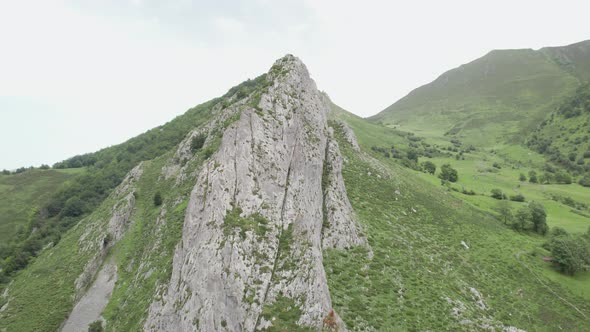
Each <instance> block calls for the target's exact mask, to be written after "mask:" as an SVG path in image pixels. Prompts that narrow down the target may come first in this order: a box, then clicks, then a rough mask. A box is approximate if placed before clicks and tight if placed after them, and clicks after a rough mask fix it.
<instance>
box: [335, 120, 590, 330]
mask: <svg viewBox="0 0 590 332" xmlns="http://www.w3.org/2000/svg"><path fill="white" fill-rule="evenodd" d="M350 124H351V126H352V127H353V128H354V129H355V130H356V132H357V133H358V137H359V141H360V143H361V145H364V144H366V142H368V141H369V140H370V139H369V137H370V136H371V134H370V132H369V131H365V129H364V128H362V127H358V126H356V125H355V124H354V123H350ZM375 129H376V128H375ZM383 139H385V140H387V136H383ZM340 145H341V147H344V154H345V157H346V159H347V160H348V162H347V163H346V166H345V169H344V173H343V175H344V178H345V182H346V187H347V191H348V193H349V197H350V199H351V203H352V204H353V207H354V209H355V211H356V213H357V214H358V217H359V219H360V221H361V223H362V224H363V226H364V227H365V230H366V232H367V234H368V237H369V243H370V245H371V247H372V251H373V252H372V255H373V258H372V259H368V256H369V253H367V252H366V251H363V250H356V249H352V250H349V251H347V252H336V251H330V252H328V253H327V254H325V260H324V264H325V266H326V272H327V276H328V280H329V286H330V289H331V292H332V297H333V302H334V307H335V309H336V311H337V312H338V313H339V314H340V315H342V317H343V319H344V320H345V321H346V323H347V325H348V327H349V328H350V329H352V330H362V329H363V328H366V327H367V326H372V327H374V328H375V329H376V330H480V329H483V326H486V325H487V326H495V327H496V328H502V327H503V326H515V327H518V328H521V329H525V330H538V331H544V330H557V329H560V328H564V329H567V330H583V329H584V328H585V327H587V326H588V324H589V323H590V321H589V320H588V317H589V315H590V306H589V305H588V303H590V302H589V300H590V289H589V288H588V286H587V282H588V281H589V280H590V279H589V278H590V276H587V275H581V276H578V278H579V280H574V281H570V279H569V278H568V279H567V280H564V278H562V276H561V275H559V274H555V273H554V272H553V271H552V269H551V268H550V267H549V266H548V264H547V263H545V262H543V261H542V259H541V258H542V257H543V256H544V255H547V253H546V252H545V250H544V249H542V248H541V244H542V243H543V242H544V241H545V240H544V239H543V238H541V237H538V236H535V235H527V234H522V233H517V232H514V231H512V230H511V229H509V228H507V227H506V226H504V225H503V224H502V223H501V222H500V221H499V220H497V219H496V218H495V215H494V214H492V213H489V212H486V211H485V210H481V209H478V208H475V207H474V206H473V205H472V204H469V203H467V202H464V201H463V200H462V199H460V198H459V197H455V195H454V194H453V192H452V191H447V190H446V189H445V188H440V186H439V185H438V183H430V182H431V181H428V180H425V179H423V178H422V176H421V175H420V174H419V173H417V172H414V171H412V170H409V169H407V168H403V167H401V166H399V165H398V164H397V163H396V162H395V161H394V160H393V159H391V158H383V157H381V154H380V153H376V154H375V157H377V158H378V159H372V158H367V157H363V156H362V155H358V154H357V153H355V152H354V151H353V150H352V149H351V148H350V147H349V146H348V145H347V143H346V142H345V141H344V139H342V138H341V137H340ZM431 177H432V176H431ZM462 241H463V242H464V243H465V245H467V247H468V249H467V247H465V246H464V245H462ZM560 278H561V279H560ZM556 294H559V296H561V298H559V297H557V296H556ZM547 303H551V305H549V306H548V305H546V304H547ZM578 310H579V311H578Z"/></svg>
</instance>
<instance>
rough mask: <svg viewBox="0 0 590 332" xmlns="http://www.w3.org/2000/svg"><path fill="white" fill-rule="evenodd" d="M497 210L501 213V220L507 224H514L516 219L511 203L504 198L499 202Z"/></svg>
mask: <svg viewBox="0 0 590 332" xmlns="http://www.w3.org/2000/svg"><path fill="white" fill-rule="evenodd" d="M496 211H498V213H499V214H500V220H501V221H502V222H503V223H504V224H505V225H510V224H512V222H513V220H514V214H513V213H512V209H511V208H510V203H509V202H508V201H506V200H502V201H500V202H498V205H497V206H496Z"/></svg>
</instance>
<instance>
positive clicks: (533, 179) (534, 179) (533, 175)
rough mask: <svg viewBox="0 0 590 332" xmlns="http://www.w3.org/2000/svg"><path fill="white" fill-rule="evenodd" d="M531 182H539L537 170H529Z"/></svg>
mask: <svg viewBox="0 0 590 332" xmlns="http://www.w3.org/2000/svg"><path fill="white" fill-rule="evenodd" d="M529 182H530V183H537V182H538V179H537V172H535V171H529Z"/></svg>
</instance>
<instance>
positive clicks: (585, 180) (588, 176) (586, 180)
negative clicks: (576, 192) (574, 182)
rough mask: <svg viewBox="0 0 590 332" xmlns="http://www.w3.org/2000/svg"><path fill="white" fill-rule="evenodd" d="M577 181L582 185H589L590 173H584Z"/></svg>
mask: <svg viewBox="0 0 590 332" xmlns="http://www.w3.org/2000/svg"><path fill="white" fill-rule="evenodd" d="M578 183H579V184H580V185H581V186H584V187H590V174H586V175H584V177H583V178H581V179H580V180H579V181H578Z"/></svg>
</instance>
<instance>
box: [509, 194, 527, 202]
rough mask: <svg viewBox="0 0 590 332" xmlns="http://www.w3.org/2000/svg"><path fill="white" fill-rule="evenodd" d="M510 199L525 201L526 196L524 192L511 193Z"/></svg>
mask: <svg viewBox="0 0 590 332" xmlns="http://www.w3.org/2000/svg"><path fill="white" fill-rule="evenodd" d="M510 200H511V201H513V202H524V200H525V198H524V196H523V195H522V194H516V195H511V196H510Z"/></svg>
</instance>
